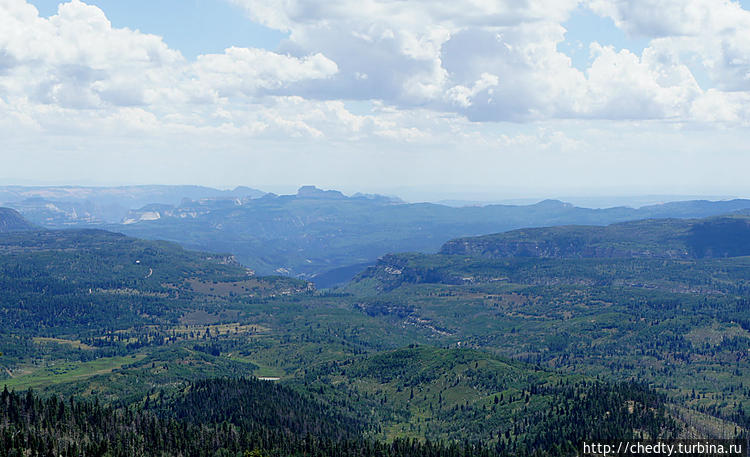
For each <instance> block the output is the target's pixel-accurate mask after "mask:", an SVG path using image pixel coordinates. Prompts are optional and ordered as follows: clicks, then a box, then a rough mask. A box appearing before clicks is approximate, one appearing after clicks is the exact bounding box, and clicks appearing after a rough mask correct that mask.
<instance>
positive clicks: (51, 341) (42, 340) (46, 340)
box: [33, 337, 96, 351]
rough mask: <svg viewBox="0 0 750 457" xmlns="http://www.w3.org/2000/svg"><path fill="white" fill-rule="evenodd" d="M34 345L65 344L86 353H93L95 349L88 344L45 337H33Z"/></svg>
mask: <svg viewBox="0 0 750 457" xmlns="http://www.w3.org/2000/svg"><path fill="white" fill-rule="evenodd" d="M33 340H34V343H36V344H67V345H69V346H70V347H72V348H73V349H84V350H86V351H93V350H94V349H96V348H95V347H93V346H89V345H88V344H84V343H81V342H80V341H78V340H66V339H64V338H45V337H35V338H34V339H33Z"/></svg>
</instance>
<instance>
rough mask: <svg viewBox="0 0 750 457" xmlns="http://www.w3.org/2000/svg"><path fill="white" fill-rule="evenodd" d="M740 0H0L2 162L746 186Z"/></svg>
mask: <svg viewBox="0 0 750 457" xmlns="http://www.w3.org/2000/svg"><path fill="white" fill-rule="evenodd" d="M748 1H750V0H743V1H742V2H733V1H730V0H660V1H655V0H530V1H529V2H510V1H508V2H504V1H495V0H493V1H478V0H475V1H471V2H469V1H468V0H455V1H450V2H442V1H430V2H426V1H425V2H422V1H414V2H392V1H386V0H363V1H362V2H359V3H357V5H356V6H355V5H354V4H352V3H351V2H347V1H345V0H330V1H327V2H319V1H316V0H284V1H277V0H213V1H209V0H191V1H180V2H177V1H171V0H170V1H167V0H162V1H148V2H147V1H142V0H132V1H128V2H124V1H121V0H89V1H81V0H72V1H69V2H58V1H54V0H33V1H27V0H7V1H6V2H4V3H2V5H0V9H1V10H3V11H0V138H2V139H0V160H3V163H5V164H10V165H8V166H6V167H4V168H3V169H2V170H0V182H2V183H5V184H13V183H20V182H23V183H29V182H34V183H37V184H44V183H54V184H61V183H70V184H102V185H103V184H112V183H117V184H127V183H185V184H204V185H213V186H218V187H231V186H234V185H249V186H254V187H261V188H266V189H269V190H276V191H284V190H291V189H294V188H296V187H297V186H299V185H301V184H317V185H320V186H324V187H331V188H339V189H342V190H344V191H349V192H356V191H365V192H386V193H400V194H402V195H404V196H406V197H407V198H408V197H409V195H412V196H415V198H427V197H429V198H433V197H434V198H433V199H438V198H459V197H461V196H466V197H470V198H480V197H482V196H484V197H486V198H525V197H530V198H536V197H554V196H559V195H568V196H571V195H581V196H586V195H603V194H606V195H623V194H630V195H635V194H655V193H657V194H681V193H686V194H691V195H695V194H710V195H719V194H721V195H728V194H731V195H750V188H749V187H748V184H747V180H746V178H745V173H744V170H745V169H748V168H749V167H750V151H748V148H747V146H746V141H745V138H747V135H748V133H750V132H748V127H749V126H750V42H748V41H747V40H746V39H745V38H744V36H745V34H746V33H747V30H749V29H750V12H748ZM32 6H33V7H32ZM34 8H36V9H34ZM58 8H59V14H58ZM416 196H419V197H416Z"/></svg>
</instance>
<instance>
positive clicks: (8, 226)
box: [0, 208, 36, 233]
mask: <svg viewBox="0 0 750 457" xmlns="http://www.w3.org/2000/svg"><path fill="white" fill-rule="evenodd" d="M35 228H36V227H34V225H33V224H32V223H31V222H29V221H27V220H26V219H24V217H23V216H21V214H20V213H19V212H18V211H16V210H13V209H10V208H0V233H4V232H16V231H23V230H34V229H35Z"/></svg>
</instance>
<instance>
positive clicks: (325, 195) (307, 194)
mask: <svg viewBox="0 0 750 457" xmlns="http://www.w3.org/2000/svg"><path fill="white" fill-rule="evenodd" d="M297 198H320V199H327V200H341V199H344V198H346V195H344V194H342V193H341V192H339V191H337V190H322V189H318V188H317V187H315V186H302V187H300V188H299V189H298V190H297Z"/></svg>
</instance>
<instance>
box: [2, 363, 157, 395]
mask: <svg viewBox="0 0 750 457" xmlns="http://www.w3.org/2000/svg"><path fill="white" fill-rule="evenodd" d="M144 357H145V355H143V354H136V355H132V356H124V357H103V358H101V359H97V360H93V361H91V362H66V361H56V362H49V363H47V364H46V365H45V366H44V367H40V368H37V369H36V370H33V371H32V372H30V373H28V374H24V375H22V376H18V377H15V378H12V379H6V380H4V381H3V384H5V385H6V386H7V387H8V389H15V390H25V389H30V388H40V387H46V386H49V385H52V384H60V383H64V382H70V381H79V380H82V379H86V378H89V377H91V376H95V375H100V374H107V373H111V372H112V371H114V370H116V369H118V368H122V367H123V366H125V365H128V364H131V363H134V362H137V361H140V360H142V359H143V358H144Z"/></svg>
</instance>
